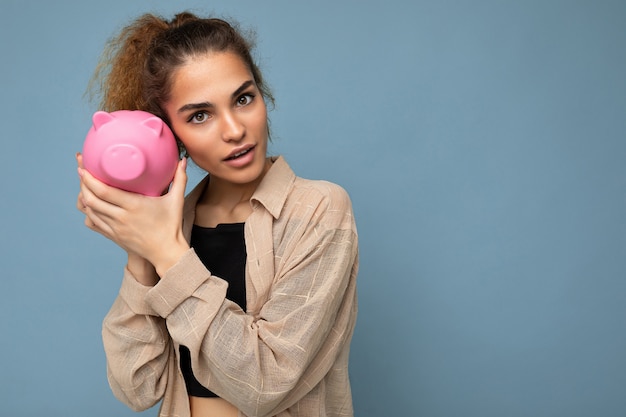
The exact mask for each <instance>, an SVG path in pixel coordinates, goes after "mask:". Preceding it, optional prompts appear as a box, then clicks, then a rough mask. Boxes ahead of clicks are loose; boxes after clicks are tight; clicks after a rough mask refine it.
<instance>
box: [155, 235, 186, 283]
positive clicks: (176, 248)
mask: <svg viewBox="0 0 626 417" xmlns="http://www.w3.org/2000/svg"><path fill="white" fill-rule="evenodd" d="M188 250H189V244H188V243H187V241H186V240H185V239H184V238H182V239H179V241H178V243H177V244H176V245H172V246H168V247H167V250H166V251H163V253H162V254H161V255H160V256H159V257H158V260H157V261H155V262H154V268H155V270H156V274H157V276H158V277H163V275H165V273H166V272H167V271H168V269H170V268H171V267H173V266H174V265H176V264H177V263H178V261H179V260H180V259H181V258H182V257H183V255H184V254H185V253H187V251H188Z"/></svg>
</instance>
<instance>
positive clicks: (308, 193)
mask: <svg viewBox="0 0 626 417" xmlns="http://www.w3.org/2000/svg"><path fill="white" fill-rule="evenodd" d="M292 195H293V196H294V197H297V199H298V200H300V201H308V202H313V201H319V202H325V203H327V204H329V205H331V206H350V205H351V202H350V196H349V195H348V192H347V191H346V190H345V189H344V188H343V187H342V186H341V185H339V184H336V183H334V182H330V181H327V180H313V179H308V178H302V177H296V179H295V181H294V185H293V191H292Z"/></svg>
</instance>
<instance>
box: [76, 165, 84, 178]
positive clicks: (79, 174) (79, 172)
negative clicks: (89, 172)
mask: <svg viewBox="0 0 626 417" xmlns="http://www.w3.org/2000/svg"><path fill="white" fill-rule="evenodd" d="M77 170H78V176H79V177H81V178H82V176H83V170H82V168H80V167H78V168H77Z"/></svg>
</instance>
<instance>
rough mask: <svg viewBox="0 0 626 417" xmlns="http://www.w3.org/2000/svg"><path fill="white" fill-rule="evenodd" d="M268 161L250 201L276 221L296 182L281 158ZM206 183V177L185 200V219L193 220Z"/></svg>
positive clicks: (275, 157)
mask: <svg viewBox="0 0 626 417" xmlns="http://www.w3.org/2000/svg"><path fill="white" fill-rule="evenodd" d="M270 159H271V160H272V166H271V167H270V169H269V170H268V171H267V172H266V173H265V176H264V177H263V180H261V183H260V184H259V186H258V187H257V189H256V190H255V191H254V194H252V198H251V199H250V201H251V203H252V205H253V206H254V205H256V204H261V205H262V206H263V207H265V209H266V210H267V211H268V212H270V214H271V215H272V216H273V217H274V218H275V219H277V218H278V217H279V216H280V213H281V211H282V209H283V207H284V205H285V202H286V201H287V196H288V195H289V191H290V190H291V187H292V184H293V183H294V181H295V180H296V174H294V172H293V171H292V170H291V168H290V167H289V164H287V161H285V159H284V158H283V157H282V156H272V157H271V158H270ZM208 181H209V176H208V175H207V176H206V177H205V178H204V179H203V180H202V181H201V182H200V183H199V184H198V185H197V186H196V187H195V188H194V189H193V190H192V191H191V192H190V193H189V195H188V196H187V198H186V199H185V208H184V215H185V217H188V216H191V217H192V218H193V216H194V213H195V210H196V203H197V202H198V200H199V199H200V197H201V196H202V193H203V192H204V189H205V188H206V184H207V182H208Z"/></svg>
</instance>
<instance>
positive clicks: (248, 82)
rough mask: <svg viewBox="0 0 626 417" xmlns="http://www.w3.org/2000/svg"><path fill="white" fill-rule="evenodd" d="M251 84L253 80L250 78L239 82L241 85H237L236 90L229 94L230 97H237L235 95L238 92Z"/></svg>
mask: <svg viewBox="0 0 626 417" xmlns="http://www.w3.org/2000/svg"><path fill="white" fill-rule="evenodd" d="M252 84H254V81H252V80H248V81H245V82H244V83H243V84H241V85H240V86H239V88H238V89H236V90H235V91H234V92H233V94H231V97H232V98H237V96H238V95H239V94H241V93H243V91H244V90H245V89H246V88H248V87H250V86H251V85H252Z"/></svg>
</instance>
